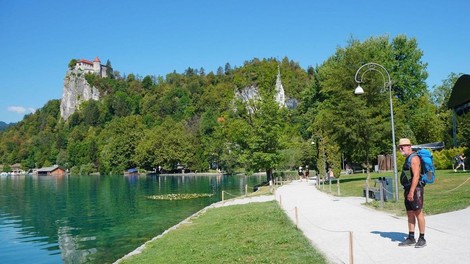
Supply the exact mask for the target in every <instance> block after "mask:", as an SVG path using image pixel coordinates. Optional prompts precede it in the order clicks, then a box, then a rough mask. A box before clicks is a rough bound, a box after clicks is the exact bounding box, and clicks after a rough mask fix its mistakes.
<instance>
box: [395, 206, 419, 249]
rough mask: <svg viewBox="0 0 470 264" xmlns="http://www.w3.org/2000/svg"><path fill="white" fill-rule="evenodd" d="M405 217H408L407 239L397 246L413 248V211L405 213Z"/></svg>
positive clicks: (414, 219)
mask: <svg viewBox="0 0 470 264" xmlns="http://www.w3.org/2000/svg"><path fill="white" fill-rule="evenodd" d="M406 215H407V216H408V237H407V238H406V239H405V240H404V241H403V242H400V243H399V244H398V246H400V247H403V246H413V245H415V244H416V239H415V225H416V218H415V214H414V212H413V211H406Z"/></svg>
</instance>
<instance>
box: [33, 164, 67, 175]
mask: <svg viewBox="0 0 470 264" xmlns="http://www.w3.org/2000/svg"><path fill="white" fill-rule="evenodd" d="M65 173H66V172H65V169H63V168H61V167H60V166H58V165H54V166H52V167H44V168H40V169H38V170H37V171H36V174H37V175H38V176H64V175H65Z"/></svg>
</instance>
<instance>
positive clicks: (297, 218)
mask: <svg viewBox="0 0 470 264" xmlns="http://www.w3.org/2000/svg"><path fill="white" fill-rule="evenodd" d="M295 227H297V228H299V214H298V213H297V206H296V207H295Z"/></svg>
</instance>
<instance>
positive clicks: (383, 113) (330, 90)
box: [311, 36, 429, 163]
mask: <svg viewBox="0 0 470 264" xmlns="http://www.w3.org/2000/svg"><path fill="white" fill-rule="evenodd" d="M421 55H422V52H421V51H420V50H418V48H417V44H416V41H415V40H414V39H411V40H408V39H406V37H404V36H399V37H396V38H395V39H394V40H393V41H392V43H389V41H388V37H378V38H370V39H368V40H366V41H364V42H363V43H360V42H359V41H356V40H351V41H350V42H349V45H348V47H346V48H344V49H341V48H339V49H337V51H336V53H335V55H333V56H332V57H330V58H329V59H327V60H326V61H325V62H324V63H323V64H322V65H321V66H319V67H318V69H317V76H316V78H317V79H318V83H319V87H320V89H319V94H318V97H319V99H320V100H321V103H320V104H319V105H318V114H317V115H316V116H315V121H314V122H313V125H312V127H311V130H312V131H315V130H322V131H324V133H325V134H326V135H328V136H329V138H330V140H331V141H333V142H335V143H336V144H338V146H339V147H340V149H341V150H342V151H343V152H344V153H345V156H346V157H347V158H348V159H349V160H353V161H356V162H358V161H363V160H368V159H369V157H376V155H378V154H381V153H390V150H391V147H390V142H391V139H390V137H391V126H390V110H389V109H390V108H389V91H388V86H384V77H386V76H384V75H382V74H385V73H382V74H380V73H377V72H368V73H367V75H364V76H363V77H364V78H363V83H361V86H362V87H364V88H365V89H366V93H365V94H364V95H362V96H354V95H353V91H354V88H355V87H356V83H355V80H354V75H355V73H356V71H357V69H358V68H359V67H360V66H361V65H363V64H364V63H366V62H376V63H379V64H381V65H383V66H384V67H385V68H386V69H388V71H389V73H390V75H391V77H392V85H393V86H392V93H393V106H394V110H395V112H396V115H395V130H396V132H397V133H396V135H397V136H398V137H402V136H404V135H411V136H412V138H415V137H416V135H418V133H420V131H419V127H418V126H413V125H412V124H413V122H415V121H414V119H416V117H415V116H413V113H415V111H420V110H416V109H419V108H420V107H421V105H418V104H414V105H413V108H412V109H410V108H409V105H407V102H410V103H411V102H413V101H416V100H417V99H418V98H421V97H422V96H423V95H425V94H426V85H425V82H424V80H425V77H426V76H427V75H426V72H425V66H426V64H424V63H422V62H421V57H420V56H421ZM386 81H388V80H386ZM358 120H360V122H358ZM405 120H406V122H405ZM428 121H429V120H428ZM366 163H368V162H366Z"/></svg>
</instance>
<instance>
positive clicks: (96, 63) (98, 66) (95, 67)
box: [93, 57, 101, 76]
mask: <svg viewBox="0 0 470 264" xmlns="http://www.w3.org/2000/svg"><path fill="white" fill-rule="evenodd" d="M93 71H94V72H95V73H96V74H98V75H99V76H101V61H100V58H98V57H96V58H95V60H94V61H93Z"/></svg>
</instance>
